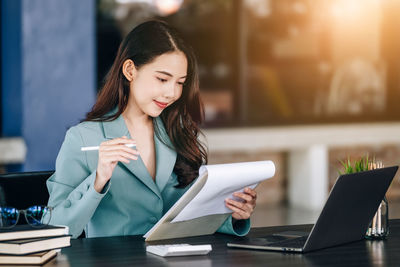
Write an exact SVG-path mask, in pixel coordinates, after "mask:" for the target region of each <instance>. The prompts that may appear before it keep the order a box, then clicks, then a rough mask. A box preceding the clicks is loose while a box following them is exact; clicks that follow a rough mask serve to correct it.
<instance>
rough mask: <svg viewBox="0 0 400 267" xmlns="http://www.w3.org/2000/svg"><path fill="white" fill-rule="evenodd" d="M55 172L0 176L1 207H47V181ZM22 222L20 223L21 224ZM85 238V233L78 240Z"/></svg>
mask: <svg viewBox="0 0 400 267" xmlns="http://www.w3.org/2000/svg"><path fill="white" fill-rule="evenodd" d="M53 173H54V171H40V172H20V173H7V174H0V206H3V207H7V206H8V207H14V208H17V209H26V208H28V207H30V206H34V205H43V206H46V205H47V202H48V200H49V192H48V191H47V186H46V181H47V179H48V178H49V177H50V176H51V175H52V174H53ZM21 222H22V220H20V221H19V223H21ZM83 237H85V232H83V233H82V234H81V235H80V236H79V237H78V238H83Z"/></svg>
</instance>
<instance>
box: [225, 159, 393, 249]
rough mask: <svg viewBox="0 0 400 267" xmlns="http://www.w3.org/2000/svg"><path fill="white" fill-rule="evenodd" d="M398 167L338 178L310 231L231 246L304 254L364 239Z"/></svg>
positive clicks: (236, 242)
mask: <svg viewBox="0 0 400 267" xmlns="http://www.w3.org/2000/svg"><path fill="white" fill-rule="evenodd" d="M397 169H398V166H393V167H387V168H382V169H376V170H371V171H365V172H358V173H354V174H345V175H341V176H339V177H338V179H337V180H336V183H335V185H334V186H333V188H332V190H331V192H330V194H329V197H328V200H327V201H326V203H325V206H324V208H323V209H322V211H321V213H320V215H319V217H318V220H317V222H316V223H315V225H314V226H313V228H312V230H311V232H310V233H307V232H297V231H286V232H281V233H276V234H272V235H268V236H263V237H257V238H247V237H246V238H244V239H243V240H241V241H235V242H231V243H228V244H227V245H228V247H235V248H248V249H262V250H275V251H285V252H300V253H305V252H309V251H313V250H317V249H322V248H327V247H333V246H337V245H341V244H345V243H349V242H354V241H358V240H362V239H363V238H364V236H365V233H366V231H367V228H368V225H369V223H370V222H371V220H372V218H373V216H374V214H375V212H376V210H377V209H378V207H379V204H380V203H381V201H382V199H383V197H384V196H385V193H386V191H387V190H388V188H389V186H390V184H391V182H392V180H393V178H394V176H395V174H396V172H397Z"/></svg>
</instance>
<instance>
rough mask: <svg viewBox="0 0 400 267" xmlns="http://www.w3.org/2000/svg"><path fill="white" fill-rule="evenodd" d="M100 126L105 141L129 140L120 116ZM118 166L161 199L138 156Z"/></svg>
mask: <svg viewBox="0 0 400 267" xmlns="http://www.w3.org/2000/svg"><path fill="white" fill-rule="evenodd" d="M102 124H103V131H104V135H105V137H106V138H107V139H114V138H118V137H122V136H127V137H128V138H131V135H130V133H129V130H128V127H126V124H125V120H124V118H123V117H122V115H120V116H119V117H118V118H117V119H115V120H113V121H107V122H102ZM156 153H157V152H156ZM118 164H119V165H121V166H123V167H125V168H126V169H128V170H129V171H130V172H131V173H133V175H135V177H136V178H137V179H139V180H140V181H141V182H142V183H143V184H145V185H146V186H147V187H148V188H150V189H151V190H152V191H153V192H154V193H155V194H156V195H157V196H159V197H160V198H161V193H160V190H159V189H158V187H157V186H156V184H155V183H154V181H153V179H152V178H151V176H150V174H149V172H148V171H147V169H146V166H145V165H144V163H143V161H142V159H141V157H140V155H139V157H138V159H137V160H131V161H130V162H129V163H123V162H118Z"/></svg>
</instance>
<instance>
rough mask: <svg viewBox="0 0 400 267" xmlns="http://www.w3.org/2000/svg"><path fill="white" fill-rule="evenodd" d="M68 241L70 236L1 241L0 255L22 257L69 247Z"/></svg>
mask: <svg viewBox="0 0 400 267" xmlns="http://www.w3.org/2000/svg"><path fill="white" fill-rule="evenodd" d="M70 240H71V236H70V235H62V236H51V237H40V238H29V239H17V240H8V241H1V242H0V253H3V254H12V255H23V254H28V253H33V252H39V251H45V250H50V249H55V248H63V247H68V246H70V245H71V242H70Z"/></svg>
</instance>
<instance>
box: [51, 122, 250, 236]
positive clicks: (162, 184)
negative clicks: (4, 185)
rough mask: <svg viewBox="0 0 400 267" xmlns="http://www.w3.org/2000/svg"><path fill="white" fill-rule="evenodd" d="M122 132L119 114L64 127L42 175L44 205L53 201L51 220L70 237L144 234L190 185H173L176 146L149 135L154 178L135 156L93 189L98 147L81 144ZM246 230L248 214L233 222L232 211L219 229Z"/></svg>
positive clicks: (163, 135)
mask: <svg viewBox="0 0 400 267" xmlns="http://www.w3.org/2000/svg"><path fill="white" fill-rule="evenodd" d="M155 121H156V122H157V123H154V127H157V125H158V127H159V130H160V137H161V138H162V139H163V140H164V141H165V142H167V144H171V141H170V139H169V138H168V135H167V133H166V131H165V128H164V126H163V124H162V121H161V119H159V118H156V119H155ZM124 135H125V136H128V137H130V134H129V131H128V128H127V127H126V124H125V121H124V119H123V117H122V116H119V117H118V118H117V119H116V120H114V121H110V122H83V123H80V124H78V125H77V126H74V127H72V128H70V129H69V130H68V131H67V133H66V136H65V140H64V142H63V144H62V146H61V149H60V152H59V154H58V156H57V160H56V170H55V173H54V174H53V175H52V176H51V177H50V178H49V179H48V181H47V188H48V190H49V194H50V198H49V202H48V206H50V207H53V211H52V214H51V219H50V224H54V225H67V226H68V227H69V231H70V234H71V235H72V236H73V237H74V238H76V237H78V236H79V235H80V234H81V233H82V231H83V230H85V234H86V237H100V236H117V235H139V234H144V233H146V232H147V231H148V230H149V229H150V228H152V227H153V226H154V224H155V223H157V221H158V220H159V219H160V218H161V217H162V216H163V215H164V214H165V213H166V212H167V211H168V209H169V208H170V207H172V205H173V204H174V203H175V202H176V201H177V200H178V199H179V198H180V197H181V196H182V195H183V194H184V193H185V192H186V190H187V189H188V188H189V186H187V187H186V188H183V189H180V188H175V187H174V186H175V185H176V184H178V181H177V176H176V174H175V173H174V172H173V169H174V165H175V161H176V152H175V151H174V150H173V149H170V148H169V147H168V146H167V145H165V144H164V143H163V142H161V140H159V138H158V137H156V135H154V141H155V150H156V177H155V182H154V181H153V179H152V177H151V176H150V174H149V173H148V171H147V168H146V166H145V165H144V163H143V161H142V159H141V158H140V156H139V158H138V159H137V160H136V161H135V160H131V161H130V163H129V164H125V163H122V162H119V163H118V164H117V166H116V167H115V169H114V172H113V175H112V177H111V179H110V181H109V182H108V183H107V185H106V186H105V188H104V190H103V191H102V192H101V193H98V192H97V191H96V190H95V189H94V187H93V184H94V180H95V178H96V169H97V161H98V152H97V151H86V152H82V151H81V147H83V146H98V145H99V144H100V143H101V142H103V141H106V140H110V139H113V138H117V137H121V136H124ZM171 147H173V146H171ZM249 230H250V221H249V220H244V221H238V222H237V223H235V224H234V225H233V223H232V217H231V216H230V217H228V219H227V220H226V221H225V222H224V223H223V224H222V225H221V227H220V228H219V229H218V231H219V232H221V233H227V234H235V235H246V234H247V233H248V231H249Z"/></svg>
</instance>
